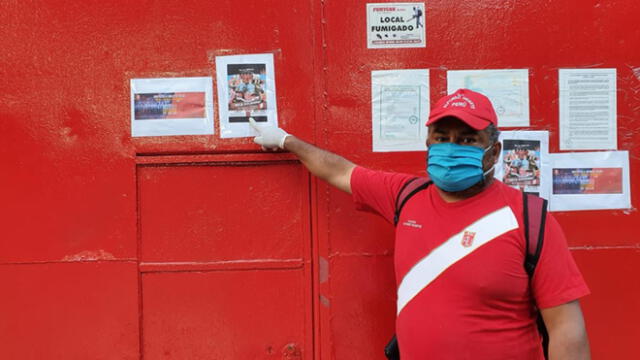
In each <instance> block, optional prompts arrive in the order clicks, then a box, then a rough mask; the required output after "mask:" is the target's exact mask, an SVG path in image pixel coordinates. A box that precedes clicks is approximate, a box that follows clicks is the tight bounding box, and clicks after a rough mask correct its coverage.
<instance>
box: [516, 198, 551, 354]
mask: <svg viewBox="0 0 640 360" xmlns="http://www.w3.org/2000/svg"><path fill="white" fill-rule="evenodd" d="M522 208H523V212H524V217H523V218H524V237H525V242H526V247H527V255H526V256H525V260H524V268H525V270H526V271H527V275H529V283H531V279H532V278H533V274H534V272H535V271H536V265H538V260H539V259H540V253H541V252H542V245H543V243H544V227H545V221H546V218H547V200H545V199H543V198H541V197H539V196H535V195H533V194H527V193H524V192H523V193H522ZM537 325H538V331H539V332H540V336H541V337H542V349H543V350H544V358H545V359H548V358H549V333H548V332H547V327H546V326H545V324H544V321H543V320H542V316H540V312H538V319H537Z"/></svg>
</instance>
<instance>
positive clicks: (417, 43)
mask: <svg viewBox="0 0 640 360" xmlns="http://www.w3.org/2000/svg"><path fill="white" fill-rule="evenodd" d="M424 18H425V8H424V3H419V2H415V3H377V4H367V48H369V49H385V48H386V49H389V48H413V47H425V46H426V32H425V28H424Z"/></svg>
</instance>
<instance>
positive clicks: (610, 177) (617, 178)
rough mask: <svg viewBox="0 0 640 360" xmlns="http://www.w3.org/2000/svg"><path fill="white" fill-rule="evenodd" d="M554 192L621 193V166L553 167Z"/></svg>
mask: <svg viewBox="0 0 640 360" xmlns="http://www.w3.org/2000/svg"><path fill="white" fill-rule="evenodd" d="M553 193H554V194H622V168H572V169H553Z"/></svg>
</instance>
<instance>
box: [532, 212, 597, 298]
mask: <svg viewBox="0 0 640 360" xmlns="http://www.w3.org/2000/svg"><path fill="white" fill-rule="evenodd" d="M588 294H589V288H588V287H587V284H586V283H585V281H584V279H583V278H582V274H581V273H580V270H578V267H577V266H576V263H575V261H574V260H573V256H571V252H570V251H569V247H568V245H567V239H566V238H565V236H564V233H563V232H562V229H561V228H560V225H559V224H558V222H557V221H556V219H555V218H554V217H553V216H552V215H551V214H547V219H546V224H545V232H544V243H543V245H542V253H541V254H540V259H539V261H538V265H537V266H536V270H535V273H534V275H533V296H534V298H535V299H536V304H537V306H538V307H539V308H541V309H545V308H550V307H554V306H558V305H562V304H565V303H568V302H570V301H573V300H576V299H579V298H581V297H583V296H585V295H588Z"/></svg>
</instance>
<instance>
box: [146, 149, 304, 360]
mask: <svg viewBox="0 0 640 360" xmlns="http://www.w3.org/2000/svg"><path fill="white" fill-rule="evenodd" d="M258 157H259V155H258ZM255 158H256V155H246V156H243V155H220V156H209V157H205V158H199V159H197V160H196V162H193V161H194V160H193V158H192V157H189V158H188V160H189V163H181V162H180V161H184V158H183V160H178V162H177V163H171V161H175V159H174V158H171V159H174V160H170V161H169V162H167V161H166V160H167V158H159V159H158V158H153V157H152V158H151V160H149V158H147V159H146V160H145V161H144V162H146V164H141V165H139V166H138V170H137V178H138V190H139V198H138V204H139V241H140V242H139V252H140V254H139V255H140V259H141V263H140V272H141V276H140V277H141V280H140V281H141V297H142V301H141V307H142V320H141V332H142V339H141V344H142V355H143V357H144V358H146V359H303V358H305V357H304V355H305V354H309V358H311V354H312V353H313V349H312V340H311V339H312V335H313V329H312V322H311V318H312V302H311V293H312V279H311V275H310V274H311V271H310V269H311V232H310V224H309V222H310V211H309V196H310V193H309V175H308V173H307V172H306V171H305V170H304V169H303V167H302V165H300V164H299V163H298V162H295V161H291V160H285V161H255V160H254V159H255ZM198 161H200V162H198ZM149 162H156V163H155V164H149Z"/></svg>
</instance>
